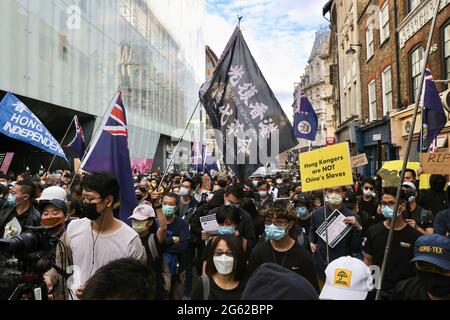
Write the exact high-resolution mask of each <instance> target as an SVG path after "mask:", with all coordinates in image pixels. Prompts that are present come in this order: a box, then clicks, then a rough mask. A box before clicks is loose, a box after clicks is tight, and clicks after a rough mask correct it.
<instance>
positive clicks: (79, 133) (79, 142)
mask: <svg viewBox="0 0 450 320" xmlns="http://www.w3.org/2000/svg"><path fill="white" fill-rule="evenodd" d="M73 122H74V123H75V137H74V138H73V140H72V141H71V142H70V143H69V144H68V145H67V146H65V147H66V148H70V149H72V150H73V151H74V152H75V153H76V154H77V155H78V156H79V158H80V159H83V156H84V153H85V152H86V141H85V140H84V133H83V128H81V125H80V122H79V121H78V117H77V116H75V117H74V118H73Z"/></svg>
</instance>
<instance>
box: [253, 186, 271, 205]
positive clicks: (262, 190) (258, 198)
mask: <svg viewBox="0 0 450 320" xmlns="http://www.w3.org/2000/svg"><path fill="white" fill-rule="evenodd" d="M269 190H270V185H269V184H268V183H267V182H265V181H261V182H259V183H258V193H257V194H256V195H255V205H256V209H258V210H260V209H261V208H262V207H264V206H266V205H268V204H270V203H272V202H273V197H272V195H271V194H270V193H269Z"/></svg>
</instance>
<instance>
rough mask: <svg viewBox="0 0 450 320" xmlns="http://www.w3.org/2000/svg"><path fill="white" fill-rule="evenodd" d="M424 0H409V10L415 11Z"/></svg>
mask: <svg viewBox="0 0 450 320" xmlns="http://www.w3.org/2000/svg"><path fill="white" fill-rule="evenodd" d="M420 1H422V0H408V10H409V11H408V12H411V11H413V10H414V9H415V8H416V7H417V6H418V5H419V3H420Z"/></svg>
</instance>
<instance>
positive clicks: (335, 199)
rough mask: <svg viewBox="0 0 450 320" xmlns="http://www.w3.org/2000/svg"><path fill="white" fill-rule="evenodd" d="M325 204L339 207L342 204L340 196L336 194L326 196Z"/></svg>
mask: <svg viewBox="0 0 450 320" xmlns="http://www.w3.org/2000/svg"><path fill="white" fill-rule="evenodd" d="M327 202H328V203H329V204H331V205H340V204H341V203H342V195H339V194H337V193H332V194H330V195H327Z"/></svg>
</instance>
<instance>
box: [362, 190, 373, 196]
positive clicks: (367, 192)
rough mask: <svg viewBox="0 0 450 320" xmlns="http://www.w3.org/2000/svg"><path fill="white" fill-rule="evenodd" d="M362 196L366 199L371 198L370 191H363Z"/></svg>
mask: <svg viewBox="0 0 450 320" xmlns="http://www.w3.org/2000/svg"><path fill="white" fill-rule="evenodd" d="M363 194H364V195H365V196H366V197H371V196H372V191H371V190H365V189H364V190H363Z"/></svg>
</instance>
